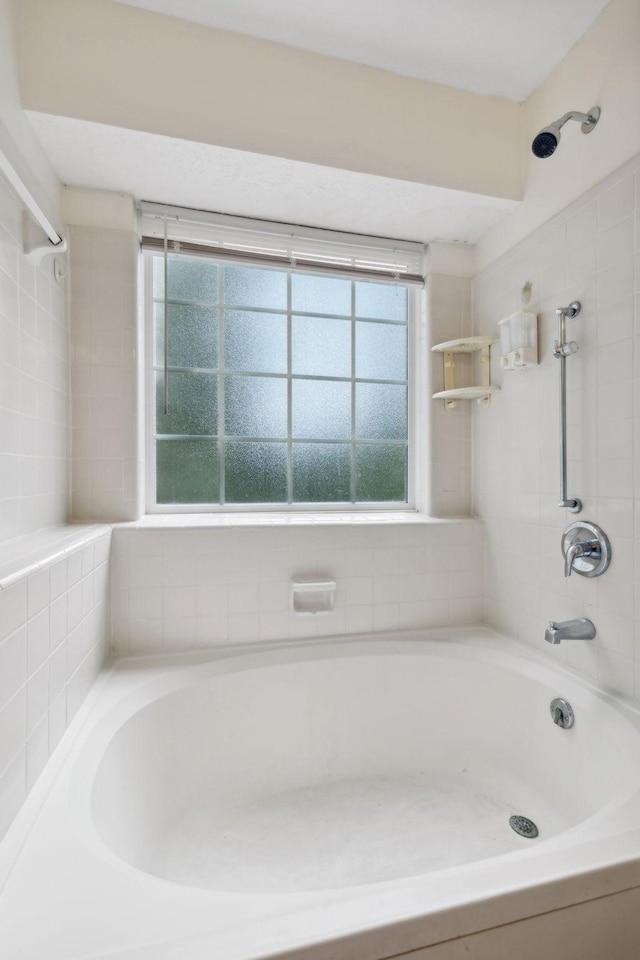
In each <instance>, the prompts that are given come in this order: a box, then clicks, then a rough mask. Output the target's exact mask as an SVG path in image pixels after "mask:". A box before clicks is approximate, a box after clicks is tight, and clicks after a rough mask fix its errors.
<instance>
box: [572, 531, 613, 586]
mask: <svg viewBox="0 0 640 960" xmlns="http://www.w3.org/2000/svg"><path fill="white" fill-rule="evenodd" d="M560 547H561V549H562V555H563V557H564V575H565V577H570V576H571V573H572V572H573V573H579V574H580V576H581V577H600V576H602V574H603V573H604V572H605V570H606V569H607V567H608V566H609V564H610V563H611V544H610V543H609V538H608V536H607V535H606V533H605V532H604V530H602V529H601V527H599V526H598V525H597V524H595V523H590V522H589V521H588V520H576V522H575V523H571V524H569V526H568V527H567V529H566V530H565V531H564V533H563V534H562V540H561V543H560Z"/></svg>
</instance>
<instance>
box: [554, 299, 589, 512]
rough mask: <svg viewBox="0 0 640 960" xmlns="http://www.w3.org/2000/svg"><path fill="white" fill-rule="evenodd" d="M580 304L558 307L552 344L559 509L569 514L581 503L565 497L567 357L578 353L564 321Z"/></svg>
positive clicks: (575, 312) (574, 314) (578, 510)
mask: <svg viewBox="0 0 640 960" xmlns="http://www.w3.org/2000/svg"><path fill="white" fill-rule="evenodd" d="M580 309H581V306H580V303H579V302H578V301H577V300H574V301H573V303H570V304H569V306H568V307H558V309H557V310H556V317H557V318H558V339H557V340H556V341H555V342H554V344H553V355H554V357H557V358H558V360H559V361H560V502H559V504H558V506H559V507H566V508H567V509H568V510H569V512H570V513H580V511H581V510H582V501H581V500H578V498H577V497H572V498H569V497H567V371H566V362H567V357H570V356H571V355H572V354H573V353H577V352H578V344H577V343H576V342H575V341H574V340H570V341H569V343H567V340H566V330H565V320H566V319H567V317H568V318H569V320H573V319H574V317H577V316H578V314H579V313H580Z"/></svg>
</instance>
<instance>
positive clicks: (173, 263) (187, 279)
mask: <svg viewBox="0 0 640 960" xmlns="http://www.w3.org/2000/svg"><path fill="white" fill-rule="evenodd" d="M155 261H156V269H155V270H154V274H153V295H154V297H155V298H156V299H157V300H163V299H164V260H163V259H162V258H161V257H156V258H155ZM167 297H168V298H169V300H185V301H188V302H190V303H192V302H197V303H217V301H218V265H217V264H216V263H212V262H211V261H210V260H203V259H202V257H176V256H171V255H170V256H169V258H168V260H167Z"/></svg>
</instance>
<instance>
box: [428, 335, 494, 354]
mask: <svg viewBox="0 0 640 960" xmlns="http://www.w3.org/2000/svg"><path fill="white" fill-rule="evenodd" d="M497 342H498V337H461V338H460V339H459V340H447V341H446V342H445V343H436V345H435V346H434V347H431V350H432V351H433V352H434V353H478V351H479V350H486V349H487V348H488V347H490V346H491V344H492V343H497Z"/></svg>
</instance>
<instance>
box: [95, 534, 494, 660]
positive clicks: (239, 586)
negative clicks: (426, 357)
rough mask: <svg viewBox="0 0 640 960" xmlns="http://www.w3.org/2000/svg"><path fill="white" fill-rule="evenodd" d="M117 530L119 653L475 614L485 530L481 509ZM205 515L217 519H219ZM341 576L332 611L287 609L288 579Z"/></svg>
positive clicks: (382, 627) (437, 621) (114, 635)
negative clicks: (465, 515) (384, 518)
mask: <svg viewBox="0 0 640 960" xmlns="http://www.w3.org/2000/svg"><path fill="white" fill-rule="evenodd" d="M181 522H182V523H183V524H184V525H183V526H182V527H177V528H169V527H168V526H164V527H163V526H161V525H160V526H155V528H153V527H149V526H147V525H146V523H145V522H144V521H143V522H142V523H140V524H123V525H120V526H117V527H115V528H114V530H113V538H112V581H111V640H112V646H113V649H114V650H115V652H116V653H120V654H127V653H129V654H138V653H145V652H151V651H158V650H171V651H179V650H184V649H190V648H194V647H202V646H213V645H216V644H224V643H239V642H251V641H261V640H279V639H280V640H281V639H284V638H288V637H307V636H309V637H310V636H318V635H340V634H345V633H346V634H350V633H367V632H370V631H372V630H374V631H386V630H397V629H408V628H413V627H422V626H434V625H442V626H446V625H458V624H466V623H475V622H478V620H479V619H481V613H482V599H481V598H482V592H483V570H482V563H483V530H482V525H481V523H479V522H478V521H477V520H442V521H438V520H431V521H428V522H404V523H403V522H388V523H369V524H367V523H362V522H361V523H358V522H357V521H354V522H343V523H341V524H330V523H328V522H327V521H326V520H325V521H324V522H320V521H319V522H317V523H315V524H313V523H306V524H304V525H302V524H300V525H298V524H297V523H295V522H290V523H289V524H285V525H282V526H277V525H275V524H269V525H266V523H265V525H263V526H261V527H260V526H254V527H243V526H224V525H222V524H219V525H217V526H216V525H210V526H208V527H207V526H204V527H197V528H196V527H193V526H191V527H190V526H189V524H193V523H195V522H196V520H195V518H193V519H191V520H190V519H189V518H185V519H184V520H183V521H181ZM211 523H213V524H215V520H212V521H211ZM299 577H307V578H317V579H320V578H331V579H335V580H336V581H337V592H336V600H335V608H334V610H333V612H332V613H331V614H327V615H318V616H306V617H304V616H294V615H293V614H292V613H291V612H290V611H289V602H290V597H289V594H290V582H291V580H292V579H293V578H299Z"/></svg>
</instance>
